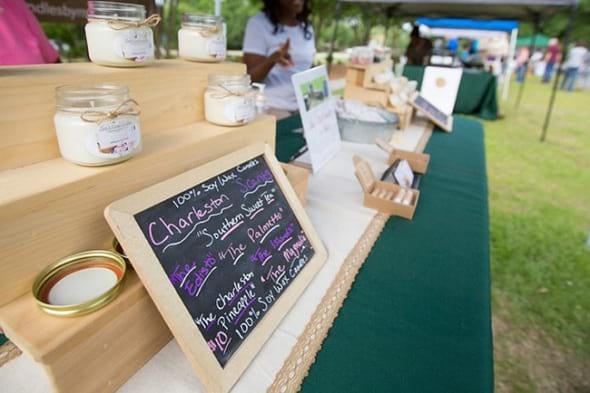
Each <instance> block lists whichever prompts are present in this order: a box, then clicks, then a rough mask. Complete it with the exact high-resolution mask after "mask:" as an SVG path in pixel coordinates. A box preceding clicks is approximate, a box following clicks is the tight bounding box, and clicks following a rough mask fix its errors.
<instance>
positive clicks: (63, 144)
mask: <svg viewBox="0 0 590 393" xmlns="http://www.w3.org/2000/svg"><path fill="white" fill-rule="evenodd" d="M80 115H81V113H75V112H64V111H58V112H56V114H55V116H54V123H55V131H56V134H57V141H58V144H59V150H60V152H61V155H62V156H63V158H65V159H66V160H68V161H71V162H73V163H76V164H79V165H85V166H100V165H109V164H115V163H117V162H121V161H124V160H127V159H129V158H131V157H132V156H133V155H134V154H136V153H137V152H139V150H140V149H141V131H140V128H139V118H138V116H131V115H122V116H118V117H116V118H115V119H109V120H106V121H104V122H101V123H100V124H99V123H89V122H86V121H84V120H82V119H81V118H80Z"/></svg>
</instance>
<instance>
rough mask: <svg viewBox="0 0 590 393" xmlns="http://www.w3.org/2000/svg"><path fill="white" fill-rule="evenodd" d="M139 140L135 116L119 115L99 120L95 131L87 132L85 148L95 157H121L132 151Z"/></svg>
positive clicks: (139, 135) (139, 134)
mask: <svg viewBox="0 0 590 393" xmlns="http://www.w3.org/2000/svg"><path fill="white" fill-rule="evenodd" d="M140 141H141V132H140V129H139V122H138V120H137V118H136V117H122V116H119V117H117V118H115V119H112V120H107V121H103V122H101V123H100V124H99V125H98V126H97V129H96V131H95V132H89V133H88V138H87V140H86V148H87V149H88V151H89V152H90V153H91V154H93V155H95V156H97V157H123V156H126V155H127V154H129V153H130V152H131V151H133V150H134V149H135V148H136V147H137V146H138V145H139V143H140Z"/></svg>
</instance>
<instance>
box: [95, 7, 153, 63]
mask: <svg viewBox="0 0 590 393" xmlns="http://www.w3.org/2000/svg"><path fill="white" fill-rule="evenodd" d="M145 15H146V10H145V6H143V5H141V4H129V3H115V2H110V1H89V2H88V23H87V24H86V28H85V30H86V43H87V45H88V54H89V56H90V60H91V61H92V62H93V63H96V64H100V65H105V66H113V67H139V66H144V65H147V64H149V63H151V62H153V61H154V50H155V47H154V33H153V32H152V29H151V27H153V26H155V25H157V24H158V22H159V21H160V19H161V18H160V16H159V15H152V16H150V17H149V18H147V19H145Z"/></svg>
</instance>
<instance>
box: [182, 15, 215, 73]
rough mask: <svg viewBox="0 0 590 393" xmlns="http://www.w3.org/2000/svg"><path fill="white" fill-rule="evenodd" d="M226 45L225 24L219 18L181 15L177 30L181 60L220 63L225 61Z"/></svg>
mask: <svg viewBox="0 0 590 393" xmlns="http://www.w3.org/2000/svg"><path fill="white" fill-rule="evenodd" d="M226 53H227V45H226V38H225V24H224V23H223V18H222V17H221V16H213V15H198V14H189V13H184V14H182V23H181V29H180V30H178V55H179V56H180V57H182V58H183V59H187V60H194V61H202V62H220V61H223V60H225V56H226Z"/></svg>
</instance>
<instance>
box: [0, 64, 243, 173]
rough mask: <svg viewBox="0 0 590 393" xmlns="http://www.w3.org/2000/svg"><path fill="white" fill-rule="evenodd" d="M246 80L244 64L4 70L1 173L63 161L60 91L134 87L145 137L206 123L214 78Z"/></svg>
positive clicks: (0, 74) (0, 83)
mask: <svg viewBox="0 0 590 393" xmlns="http://www.w3.org/2000/svg"><path fill="white" fill-rule="evenodd" d="M213 72H214V73H225V74H228V73H229V74H238V73H240V74H243V73H245V72H246V67H245V66H244V65H243V64H235V63H220V64H206V63H193V62H188V61H183V60H161V61H157V62H156V63H154V64H153V65H150V66H149V67H141V68H114V67H99V66H96V65H94V64H90V63H69V64H57V65H56V64H52V65H37V66H25V67H2V71H1V72H0V90H1V91H2V94H0V170H3V169H8V168H15V167H19V166H23V165H28V164H33V163H36V162H40V161H45V160H49V159H52V158H57V157H59V156H60V155H59V150H58V147H57V139H56V136H55V131H54V127H53V116H54V114H55V88H56V87H57V86H61V85H89V84H95V83H101V82H110V83H118V84H122V85H125V86H127V87H129V91H130V96H131V97H132V98H134V99H135V100H137V102H138V103H139V105H140V107H141V116H140V121H141V131H142V133H143V135H144V136H145V135H148V134H151V133H154V132H160V131H161V130H165V129H169V128H177V127H181V126H184V125H188V124H192V123H196V122H198V121H202V120H204V118H205V117H204V114H203V110H204V109H203V94H204V91H205V88H206V87H207V76H208V75H209V74H210V73H213Z"/></svg>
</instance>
